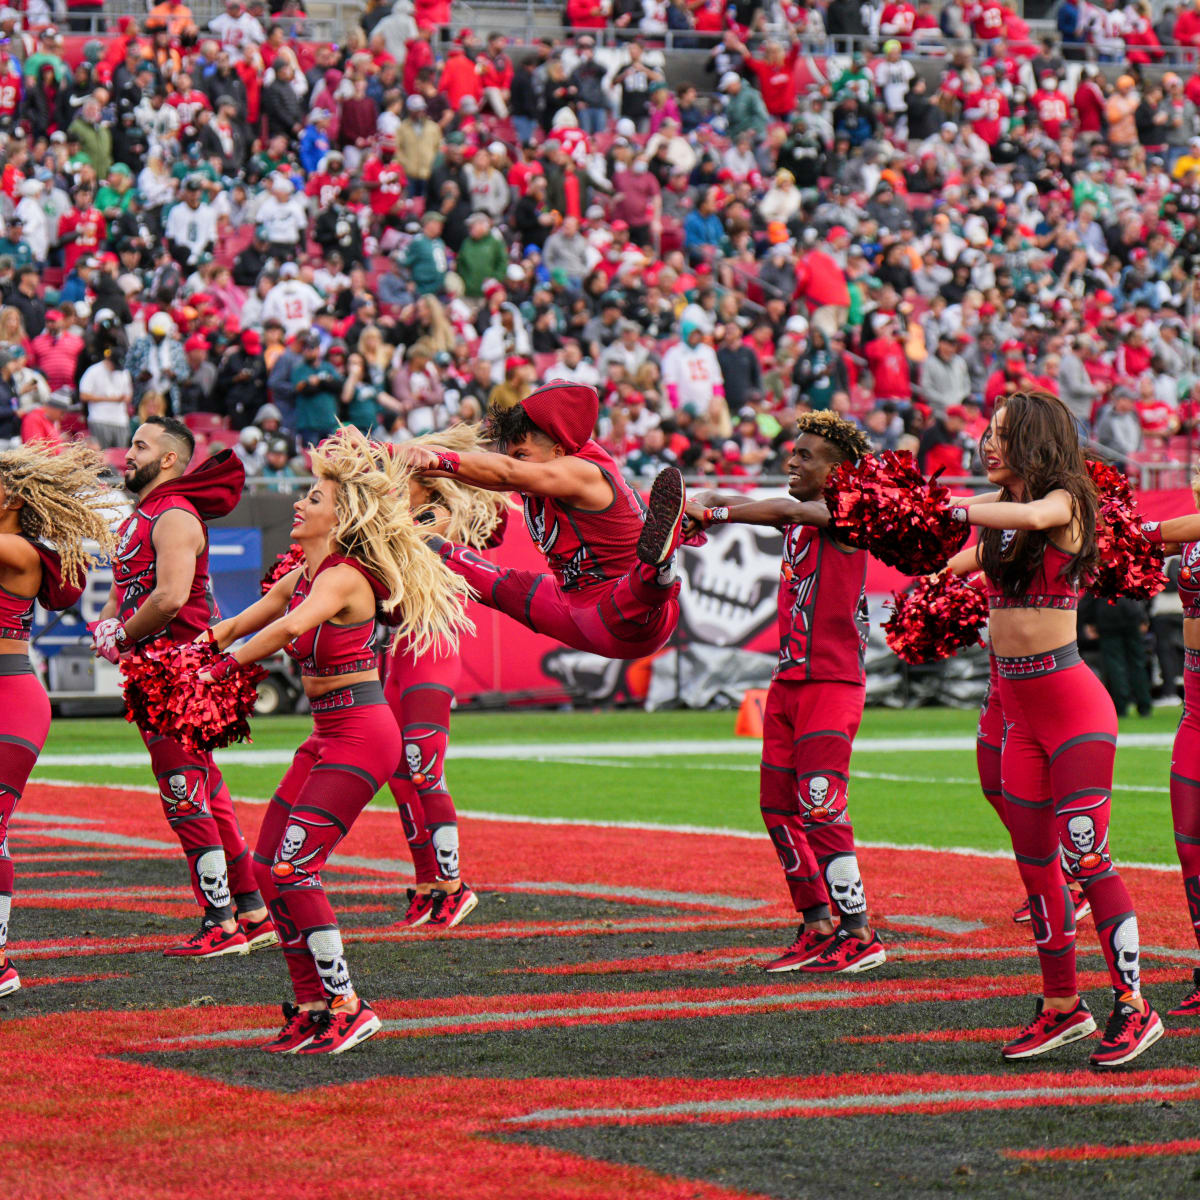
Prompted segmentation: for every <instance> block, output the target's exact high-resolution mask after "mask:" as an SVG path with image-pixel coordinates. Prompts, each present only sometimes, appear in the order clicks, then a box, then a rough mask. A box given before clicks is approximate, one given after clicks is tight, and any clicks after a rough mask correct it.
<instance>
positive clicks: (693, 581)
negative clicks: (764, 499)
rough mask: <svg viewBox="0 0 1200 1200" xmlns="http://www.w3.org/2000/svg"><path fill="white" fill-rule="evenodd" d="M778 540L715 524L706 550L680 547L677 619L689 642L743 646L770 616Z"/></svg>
mask: <svg viewBox="0 0 1200 1200" xmlns="http://www.w3.org/2000/svg"><path fill="white" fill-rule="evenodd" d="M779 552H780V537H779V534H778V533H777V532H776V531H775V530H773V529H772V530H766V529H759V530H756V529H754V528H753V527H752V526H749V525H716V526H713V528H712V529H710V530H709V531H708V545H706V546H705V547H704V548H703V550H701V549H699V548H698V547H695V546H686V545H685V546H682V547H681V548H680V567H681V572H680V575H681V578H680V582H681V585H682V586H681V588H680V593H679V608H680V618H681V620H682V622H683V625H684V628H685V629H686V630H687V632H688V634H689V635H690V637H691V638H692V640H693V641H697V642H704V643H707V644H708V645H712V646H733V645H739V644H741V643H742V642H745V641H746V640H747V639H748V638H750V637H751V636H752V635H754V634H755V633H757V632H758V631H759V630H760V629H762V628H763V626H765V625H766V624H768V623H769V622H770V620H771V618H772V616H773V615H774V612H775V595H776V593H775V582H776V579H777V578H778V575H779Z"/></svg>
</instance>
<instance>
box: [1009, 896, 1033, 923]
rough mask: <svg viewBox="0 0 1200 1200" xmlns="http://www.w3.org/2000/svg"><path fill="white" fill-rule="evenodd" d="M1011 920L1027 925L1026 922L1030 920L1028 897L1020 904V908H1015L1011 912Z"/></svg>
mask: <svg viewBox="0 0 1200 1200" xmlns="http://www.w3.org/2000/svg"><path fill="white" fill-rule="evenodd" d="M1013 920H1014V921H1015V922H1016V923H1017V924H1018V925H1028V924H1029V921H1030V913H1029V901H1028V899H1027V900H1026V901H1025V903H1024V904H1022V905H1021V907H1020V908H1018V909H1016V910H1015V911H1014V912H1013Z"/></svg>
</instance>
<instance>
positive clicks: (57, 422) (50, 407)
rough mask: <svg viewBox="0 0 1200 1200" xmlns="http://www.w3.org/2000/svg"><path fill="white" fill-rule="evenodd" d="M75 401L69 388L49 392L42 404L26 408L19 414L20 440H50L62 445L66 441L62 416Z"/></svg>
mask: <svg viewBox="0 0 1200 1200" xmlns="http://www.w3.org/2000/svg"><path fill="white" fill-rule="evenodd" d="M74 402H75V397H74V394H73V393H72V392H71V390H70V389H69V388H60V389H56V390H55V391H53V392H51V393H50V395H49V396H48V397H47V398H46V401H45V403H44V404H40V405H38V406H36V407H33V408H28V409H26V410H25V412H24V413H22V414H21V441H23V442H51V443H53V444H55V445H62V444H63V443H65V442H66V441H67V437H66V435H65V434H64V433H63V428H62V422H63V417H65V416H66V415H67V413H68V412H69V411H70V410H71V407H72V405H73V404H74Z"/></svg>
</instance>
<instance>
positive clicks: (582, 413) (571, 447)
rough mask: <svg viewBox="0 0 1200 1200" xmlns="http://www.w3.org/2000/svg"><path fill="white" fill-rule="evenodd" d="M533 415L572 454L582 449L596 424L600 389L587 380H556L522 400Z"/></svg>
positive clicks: (549, 435) (549, 434)
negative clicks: (572, 381) (584, 382)
mask: <svg viewBox="0 0 1200 1200" xmlns="http://www.w3.org/2000/svg"><path fill="white" fill-rule="evenodd" d="M521 407H522V408H523V409H524V410H525V412H526V414H527V415H528V417H529V419H530V420H531V421H532V422H533V423H534V424H535V425H536V426H537V427H538V428H539V429H540V430H541V431H542V432H543V433H545V434H546V435H547V436H548V437H551V438H553V439H554V440H555V441H556V442H557V443H558V444H559V445H560V446H562V448H563V449H564V450H565V451H566V452H567V453H568V454H575V453H577V452H578V451H579V450H580V449H582V447H583V445H584V443H585V442H587V441H589V440H590V439H591V436H592V430H593V429H595V428H596V418H597V417H598V416H599V415H600V393H599V392H597V391H596V389H595V388H594V387H588V386H587V384H583V383H567V382H565V381H564V380H561V379H560V380H555V381H554V382H552V383H548V384H546V386H545V387H540V388H538V389H537V390H536V391H534V392H530V394H529V395H528V396H526V397H525V399H524V400H522V401H521Z"/></svg>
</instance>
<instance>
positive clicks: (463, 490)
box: [410, 425, 512, 550]
mask: <svg viewBox="0 0 1200 1200" xmlns="http://www.w3.org/2000/svg"><path fill="white" fill-rule="evenodd" d="M410 444H411V445H414V446H441V447H443V448H444V449H446V450H453V451H455V453H457V454H466V453H469V452H470V451H472V450H479V449H482V447H483V438H482V436H481V430H480V426H478V425H452V426H451V427H450V428H449V429H443V430H442V431H441V432H440V433H424V434H422V435H421V436H420V437H418V438H413V440H412V442H411V443H410ZM421 482H422V483H423V484H424V485H425V487H426V488H428V489H429V494H430V498H429V500H428V501H427V502H426V503H425V504H422V505H421V506H420V508H418V509H417V510H416V512H414V513H413V516H414V517H416V518H417V519H418V520H419V519H420V516H421V514H422V513H424V512H427V511H428V510H429V509H431V508H435V507H441V508H444V509H445V510H446V511H447V512H448V513H449V514H450V520H449V523H448V524H447V525H446V529H445V532H444V533H443V534H442V535H441V536H442V537H445V538H446V540H447V541H451V542H461V543H463V544H464V545H467V546H471V547H472V548H473V549H475V550H483V549H486V547H487V544H488V542H489V541H490V539H491V536H492V534H493V533H495V532H496V528H497V526H499V525H500V523H501V522H502V521H503V520H504V517H505V510H506V509H508V508H510V507H512V502H511V500H510V499H509V496H508V493H507V492H490V491H488V490H487V488H481V487H475V486H474V485H473V484H470V483H465V482H463V481H462V480H461V479H422V481H421ZM421 528H425V527H422V526H420V525H418V529H421Z"/></svg>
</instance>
